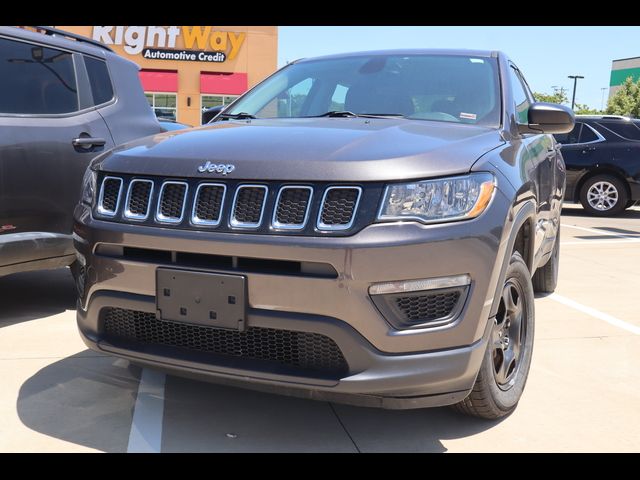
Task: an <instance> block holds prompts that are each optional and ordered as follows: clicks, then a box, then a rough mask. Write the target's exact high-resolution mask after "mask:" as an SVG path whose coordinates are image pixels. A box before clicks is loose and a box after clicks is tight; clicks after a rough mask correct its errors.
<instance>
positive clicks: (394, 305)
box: [369, 274, 471, 330]
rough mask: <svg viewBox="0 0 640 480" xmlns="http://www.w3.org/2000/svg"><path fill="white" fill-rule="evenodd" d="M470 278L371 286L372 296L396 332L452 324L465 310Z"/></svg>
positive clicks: (464, 276)
mask: <svg viewBox="0 0 640 480" xmlns="http://www.w3.org/2000/svg"><path fill="white" fill-rule="evenodd" d="M470 285H471V277H470V276H469V275H466V274H464V275H456V276H452V277H438V278H425V279H419V280H406V281H398V282H386V283H378V284H374V285H371V287H369V295H370V296H371V300H372V301H373V303H374V305H375V306H376V307H377V309H378V310H379V311H380V313H381V314H382V316H383V317H384V318H385V319H386V320H387V321H388V322H389V323H390V324H391V325H392V326H393V327H394V328H396V329H398V330H405V329H419V328H430V327H436V326H443V325H447V324H450V323H453V322H454V321H455V320H456V319H457V318H458V316H459V315H460V312H461V311H462V308H463V307H464V304H465V301H466V299H467V295H468V292H469V286H470Z"/></svg>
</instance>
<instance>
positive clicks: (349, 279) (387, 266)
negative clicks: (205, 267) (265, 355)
mask: <svg viewBox="0 0 640 480" xmlns="http://www.w3.org/2000/svg"><path fill="white" fill-rule="evenodd" d="M508 210H509V202H508V200H507V198H506V197H505V196H504V195H503V194H502V193H501V192H500V191H497V192H496V195H495V197H494V199H493V200H492V204H491V206H490V207H489V208H488V209H487V211H485V212H484V214H483V215H481V216H480V217H478V218H476V219H474V220H470V221H466V222H459V223H449V224H441V225H426V226H425V225H420V224H417V223H387V224H375V225H371V226H369V227H367V228H365V229H364V230H362V231H361V232H359V233H357V234H356V235H353V236H351V237H333V238H317V237H292V236H287V235H242V234H223V233H218V234H216V233H204V232H197V231H187V230H177V229H171V228H160V227H157V228H156V227H146V226H140V225H130V224H124V223H115V222H105V221H101V220H96V219H94V218H92V216H91V214H90V211H89V209H88V208H86V207H84V206H79V207H78V208H77V209H76V212H75V219H76V224H75V233H74V239H75V246H76V249H77V252H78V253H77V254H78V257H79V260H80V263H81V264H83V265H84V271H85V274H84V275H82V276H81V277H80V279H81V282H79V283H80V285H79V292H80V299H79V305H78V326H79V329H80V332H81V333H82V336H83V339H84V341H85V343H86V344H87V345H88V346H89V347H91V348H93V349H96V350H100V351H103V352H106V353H111V354H114V355H118V356H121V357H125V358H129V359H131V360H133V361H135V362H137V363H142V364H146V365H151V366H155V367H158V368H162V369H167V370H171V371H174V372H177V373H180V374H182V375H187V376H194V377H198V378H207V379H213V380H215V381H216V382H224V383H232V384H240V386H249V387H250V388H257V389H261V390H272V389H275V390H276V391H278V392H281V393H289V394H293V395H299V396H305V397H308V398H325V399H331V400H335V401H340V402H343V403H355V404H360V405H371V406H381V407H387V408H416V407H423V406H435V405H445V404H451V403H455V402H457V401H459V400H461V399H463V398H464V397H465V396H466V395H467V394H468V392H469V391H470V389H471V388H472V386H473V383H474V381H475V377H476V375H477V372H478V370H479V368H480V364H481V362H482V357H483V354H484V352H485V347H486V341H487V340H486V338H487V336H486V333H487V332H488V331H489V327H490V322H489V321H488V320H489V319H490V316H491V315H490V313H491V306H492V301H493V295H494V292H495V290H496V287H497V282H498V280H499V276H500V269H501V266H502V261H501V259H502V258H504V249H505V248H506V243H507V242H506V240H507V237H508V233H506V232H504V225H505V219H506V217H507V214H508ZM98 246H107V247H113V246H127V247H131V248H153V249H157V250H160V251H169V252H176V251H179V252H185V253H194V254H198V253H199V254H215V255H228V256H238V257H251V258H261V259H272V260H288V261H299V262H315V263H324V264H329V265H331V266H332V267H333V268H334V269H335V271H336V272H337V277H336V278H317V277H313V276H305V275H285V274H278V273H255V272H243V271H242V270H241V269H235V270H234V271H233V272H229V271H222V272H223V273H239V274H242V275H245V276H246V278H247V285H248V311H247V325H249V326H255V327H266V328H274V329H287V330H294V331H295V330H297V331H304V332H316V333H320V334H323V335H326V336H328V337H329V338H331V339H332V340H333V341H334V342H335V343H336V344H337V345H338V346H339V348H340V350H341V351H342V353H343V355H344V357H345V359H346V362H347V364H348V372H347V373H346V374H344V375H342V376H341V377H340V378H319V377H317V376H305V375H300V374H298V373H295V372H290V371H286V370H280V371H274V370H273V369H271V370H264V369H261V368H260V365H258V364H250V363H244V364H238V363H237V362H233V361H230V362H225V361H223V360H219V359H218V360H215V362H212V361H210V360H209V359H207V358H204V357H203V356H201V355H196V354H194V355H190V354H187V353H184V352H182V353H180V354H178V353H176V352H173V351H168V350H166V349H163V348H160V347H158V348H156V347H154V346H153V345H144V346H138V347H136V346H131V345H124V344H117V342H116V343H114V342H112V341H109V340H108V339H107V338H106V337H105V335H104V332H103V331H102V328H103V327H102V323H101V312H102V311H103V310H104V309H105V308H125V309H130V310H136V311H141V312H149V313H154V312H155V288H156V285H155V271H156V268H157V267H160V266H163V267H166V266H170V267H174V268H180V266H181V265H180V264H179V263H169V264H166V263H162V262H157V261H140V260H139V259H129V258H126V256H124V257H120V258H114V257H110V256H106V255H102V254H96V248H97V247H98ZM107 250H108V248H107ZM173 258H175V255H174V256H173ZM215 271H217V272H220V271H221V270H220V269H216V270H215ZM462 274H468V275H469V276H470V277H471V285H470V287H469V291H468V295H467V298H466V301H465V303H464V306H463V308H462V309H461V311H460V313H459V315H458V317H457V318H456V319H455V321H453V322H452V323H450V324H447V325H441V326H437V327H432V328H419V329H410V330H397V329H395V328H393V327H392V326H391V324H390V323H389V322H388V321H387V320H386V319H385V318H384V317H383V316H382V315H381V313H380V312H379V311H378V309H377V308H376V306H375V304H374V302H373V301H372V300H371V298H370V296H369V293H368V290H369V287H370V286H371V284H373V283H378V282H389V281H402V280H408V279H418V278H431V277H446V276H450V275H462Z"/></svg>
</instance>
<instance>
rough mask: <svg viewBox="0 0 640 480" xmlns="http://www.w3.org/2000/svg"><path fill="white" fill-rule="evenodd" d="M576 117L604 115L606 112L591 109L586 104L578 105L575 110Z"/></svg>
mask: <svg viewBox="0 0 640 480" xmlns="http://www.w3.org/2000/svg"><path fill="white" fill-rule="evenodd" d="M573 111H574V112H575V114H576V115H602V114H603V113H604V112H603V111H602V110H598V109H597V108H590V107H589V105H587V104H586V103H576V107H575V108H574V109H573Z"/></svg>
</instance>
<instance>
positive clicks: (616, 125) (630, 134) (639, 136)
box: [600, 121, 640, 140]
mask: <svg viewBox="0 0 640 480" xmlns="http://www.w3.org/2000/svg"><path fill="white" fill-rule="evenodd" d="M600 125H602V126H603V127H605V128H607V129H608V130H611V131H612V132H613V133H615V134H617V135H620V136H621V137H622V138H626V139H627V140H640V128H638V125H637V124H636V123H635V122H633V121H621V122H607V123H601V124H600Z"/></svg>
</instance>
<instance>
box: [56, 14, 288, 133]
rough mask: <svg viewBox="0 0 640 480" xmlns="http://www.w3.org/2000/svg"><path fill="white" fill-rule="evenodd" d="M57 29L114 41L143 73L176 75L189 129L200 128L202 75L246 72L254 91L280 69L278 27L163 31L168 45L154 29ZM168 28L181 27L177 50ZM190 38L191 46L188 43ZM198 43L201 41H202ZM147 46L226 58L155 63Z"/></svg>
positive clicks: (179, 114) (179, 101) (179, 105)
mask: <svg viewBox="0 0 640 480" xmlns="http://www.w3.org/2000/svg"><path fill="white" fill-rule="evenodd" d="M57 28H60V29H62V30H66V31H69V32H73V33H78V34H81V35H84V36H87V37H90V38H94V39H96V40H100V41H103V43H107V44H109V39H110V40H111V42H113V43H112V44H109V46H110V47H111V48H112V49H113V50H114V51H115V52H117V53H118V54H120V55H122V56H124V57H125V58H128V59H129V60H132V61H134V62H135V63H137V64H138V65H139V66H140V67H141V69H143V70H163V71H172V70H173V71H177V75H178V91H177V92H176V93H177V120H178V121H179V122H182V123H187V124H189V125H200V118H201V112H202V110H201V102H200V95H201V85H200V74H201V72H212V73H246V75H247V87H248V88H251V87H252V86H254V85H255V84H257V83H258V82H260V81H261V80H263V79H264V78H265V77H266V76H268V75H269V74H271V73H272V72H274V71H275V69H276V67H277V53H278V52H277V50H278V27H260V26H258V27H252V26H224V27H223V26H200V27H183V26H177V27H164V28H165V33H167V35H166V36H165V38H164V45H162V42H161V40H162V35H159V34H156V35H154V36H153V38H149V37H151V35H150V34H149V33H150V30H149V27H132V28H131V29H130V30H128V29H129V27H116V26H114V27H113V28H111V29H110V30H109V29H108V28H105V27H94V26H57ZM169 28H173V29H177V30H173V32H176V31H178V32H179V33H178V34H177V35H174V38H175V45H173V46H170V45H169V41H170V39H171V36H170V35H168V33H169ZM195 29H198V30H195ZM197 33H200V36H197V35H196V34H197ZM232 35H233V38H232V37H231V36H232ZM141 37H144V38H141ZM189 37H190V38H189ZM190 39H191V42H192V44H191V45H189V43H190V42H189V40H190ZM198 39H199V40H200V43H198ZM232 39H233V40H235V41H236V44H237V45H239V47H237V48H236V49H234V48H233V43H232ZM240 39H241V41H240ZM105 40H106V41H105ZM142 40H144V42H142ZM151 40H153V42H151ZM136 47H137V48H136ZM147 48H148V49H151V50H157V49H162V50H171V51H181V50H189V51H197V52H201V51H206V52H212V53H215V52H216V51H221V52H223V53H224V54H225V55H226V58H225V60H224V61H223V62H203V61H178V60H161V59H151V58H145V57H144V52H145V50H146V49H147ZM137 50H140V51H137ZM232 57H233V58H232ZM215 93H221V92H215ZM240 93H243V92H242V91H238V92H234V94H233V95H237V94H240ZM189 99H190V102H189ZM189 103H190V104H189Z"/></svg>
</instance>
